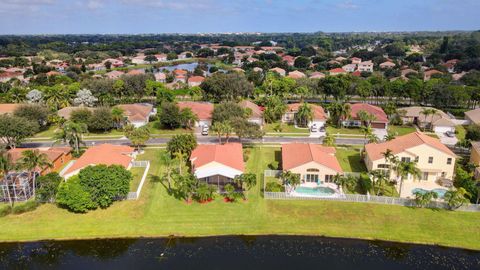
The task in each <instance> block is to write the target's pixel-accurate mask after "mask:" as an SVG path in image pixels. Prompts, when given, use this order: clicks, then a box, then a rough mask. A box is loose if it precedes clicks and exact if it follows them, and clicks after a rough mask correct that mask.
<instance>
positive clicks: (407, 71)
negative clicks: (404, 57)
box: [401, 68, 418, 77]
mask: <svg viewBox="0 0 480 270" xmlns="http://www.w3.org/2000/svg"><path fill="white" fill-rule="evenodd" d="M401 73H402V77H406V76H407V75H408V74H410V73H414V74H418V71H416V70H414V69H410V68H406V69H402V70H401Z"/></svg>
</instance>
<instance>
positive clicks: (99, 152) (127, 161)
mask: <svg viewBox="0 0 480 270" xmlns="http://www.w3.org/2000/svg"><path fill="white" fill-rule="evenodd" d="M135 156H136V152H135V149H133V148H132V147H130V146H126V145H113V144H100V145H95V146H92V147H90V148H88V149H87V150H86V151H85V153H83V155H82V156H81V157H80V158H79V159H77V160H76V161H75V163H73V165H72V166H70V167H69V168H68V169H67V170H66V171H65V172H64V174H63V177H65V179H68V178H70V177H72V176H74V175H76V174H78V173H79V172H80V171H81V170H82V169H84V168H86V167H88V166H96V165H101V164H103V165H107V166H110V165H120V166H122V167H124V168H125V169H130V168H131V166H132V162H133V161H134V159H135Z"/></svg>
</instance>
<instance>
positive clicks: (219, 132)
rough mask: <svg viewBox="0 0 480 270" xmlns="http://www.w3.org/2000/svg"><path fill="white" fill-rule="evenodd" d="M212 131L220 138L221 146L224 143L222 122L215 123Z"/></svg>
mask: <svg viewBox="0 0 480 270" xmlns="http://www.w3.org/2000/svg"><path fill="white" fill-rule="evenodd" d="M211 130H212V131H213V132H215V133H216V134H217V136H218V142H219V143H220V144H221V143H222V135H223V125H222V123H221V122H215V123H213V125H212V127H211Z"/></svg>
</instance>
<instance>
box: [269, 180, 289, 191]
mask: <svg viewBox="0 0 480 270" xmlns="http://www.w3.org/2000/svg"><path fill="white" fill-rule="evenodd" d="M265 191H267V192H284V191H285V187H284V186H283V185H281V184H280V183H276V182H268V183H267V185H266V187H265Z"/></svg>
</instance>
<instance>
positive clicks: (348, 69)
mask: <svg viewBox="0 0 480 270" xmlns="http://www.w3.org/2000/svg"><path fill="white" fill-rule="evenodd" d="M342 69H343V70H345V71H346V72H354V71H355V69H357V65H356V64H347V65H344V66H343V67H342Z"/></svg>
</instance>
